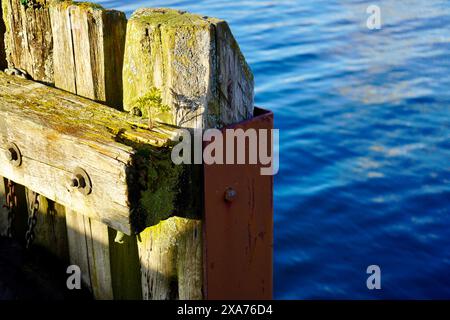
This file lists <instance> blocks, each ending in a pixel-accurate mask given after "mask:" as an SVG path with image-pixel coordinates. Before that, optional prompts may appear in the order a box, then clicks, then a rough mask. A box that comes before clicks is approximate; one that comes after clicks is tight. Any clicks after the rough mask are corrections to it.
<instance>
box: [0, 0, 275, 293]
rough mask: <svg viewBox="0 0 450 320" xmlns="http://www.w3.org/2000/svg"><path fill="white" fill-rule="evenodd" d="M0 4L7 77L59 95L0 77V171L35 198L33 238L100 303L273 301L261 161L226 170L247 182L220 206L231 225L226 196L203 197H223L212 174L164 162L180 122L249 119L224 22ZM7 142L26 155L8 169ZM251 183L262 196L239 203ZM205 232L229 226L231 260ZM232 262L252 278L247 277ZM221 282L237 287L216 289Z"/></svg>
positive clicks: (244, 69)
mask: <svg viewBox="0 0 450 320" xmlns="http://www.w3.org/2000/svg"><path fill="white" fill-rule="evenodd" d="M2 8H3V14H4V20H5V23H6V34H5V37H6V39H5V40H6V41H5V44H6V56H7V61H8V66H9V67H10V68H16V69H21V70H15V71H14V72H11V73H16V74H17V73H19V74H20V73H21V72H24V73H27V74H28V75H27V76H29V77H30V78H31V79H33V80H35V81H39V82H42V83H44V84H46V85H49V86H54V87H56V88H60V89H64V90H65V92H63V91H59V90H57V89H54V88H50V87H48V86H44V85H41V84H37V83H35V82H32V81H28V80H24V79H19V78H16V77H10V76H7V75H5V74H2V73H0V102H1V103H0V119H1V122H0V174H1V175H3V176H5V177H7V178H8V179H12V180H14V181H15V182H17V183H19V184H22V185H24V186H25V187H27V188H29V189H30V190H33V191H35V192H38V193H39V194H40V195H41V196H40V197H39V204H40V206H39V212H38V224H37V227H36V233H37V238H36V241H37V242H38V243H39V244H40V245H42V246H43V247H45V248H47V249H48V250H49V251H50V252H52V253H53V254H54V255H55V256H58V257H60V258H63V259H70V262H71V263H72V264H76V265H78V266H80V268H81V270H82V275H83V282H84V284H85V285H86V286H87V287H88V288H90V290H91V291H92V292H93V294H94V297H95V298H97V299H113V298H115V299H140V298H144V299H202V298H220V297H227V298H228V297H233V295H236V297H250V298H251V297H252V296H254V297H255V298H267V297H268V296H270V294H271V279H269V278H270V276H271V241H272V237H271V232H272V231H271V227H272V224H271V210H272V207H271V191H272V184H271V183H272V182H271V180H268V179H259V178H257V177H254V176H253V175H255V174H256V172H257V171H258V169H259V167H255V166H253V167H251V170H249V168H247V169H246V170H245V172H241V171H239V170H240V168H239V167H233V168H232V170H233V171H236V173H237V175H230V177H229V178H231V177H233V179H238V177H239V176H242V177H244V176H245V177H246V180H245V181H241V182H240V183H238V185H239V187H236V188H237V189H238V190H239V192H241V195H240V197H241V198H240V199H241V200H239V201H238V202H237V205H235V206H234V207H233V208H230V207H229V206H228V205H227V207H226V208H225V209H226V212H229V213H233V215H235V218H234V220H233V221H239V225H237V224H228V223H227V222H226V221H227V220H226V219H225V218H224V216H223V210H224V209H223V207H222V206H223V203H220V202H219V203H217V202H215V201H210V200H211V199H213V198H214V199H215V197H216V195H217V194H219V196H220V194H221V192H223V191H222V190H221V188H222V187H223V186H222V185H218V184H217V183H215V184H214V183H213V184H212V183H211V181H212V176H213V175H216V174H218V175H220V174H222V173H221V171H220V169H219V168H216V167H211V168H210V170H209V171H208V170H207V169H206V168H204V167H203V166H202V165H183V166H180V165H175V164H174V163H173V162H172V160H171V157H170V154H171V149H172V147H173V145H174V143H175V142H176V141H172V140H173V138H175V137H176V136H177V129H178V128H188V129H191V130H193V129H197V130H200V131H199V132H202V130H205V129H208V128H227V127H228V126H229V125H233V124H236V123H240V122H242V121H244V120H249V119H251V118H252V117H253V115H254V106H253V86H254V84H253V75H252V73H251V71H250V68H249V67H248V65H247V63H246V61H245V58H244V57H243V55H242V53H241V51H240V49H239V46H238V44H237V42H236V40H235V39H234V37H233V35H232V33H231V31H230V29H229V27H228V25H227V23H226V22H224V21H222V20H219V19H215V18H208V17H202V16H198V15H193V14H190V13H186V12H180V11H177V10H171V9H141V10H138V11H136V12H135V13H134V14H133V15H132V17H131V18H130V20H129V21H128V22H127V20H126V18H125V15H124V14H123V13H120V12H117V11H114V10H104V9H103V8H101V7H100V6H98V5H93V4H89V3H73V2H72V1H38V2H34V1H28V2H26V3H25V2H22V1H19V0H8V1H2ZM23 28H25V30H23ZM82 97H85V98H88V99H90V100H88V99H85V98H82ZM115 109H116V110H115ZM123 110H124V111H125V112H123ZM6 115H7V116H6ZM255 119H256V120H255V121H256V122H253V120H249V121H250V122H245V123H244V125H243V126H244V128H247V127H252V126H254V127H255V128H260V127H261V128H265V129H267V128H270V126H271V125H272V123H271V121H270V115H269V116H267V115H262V116H257V117H256V118H255ZM25 120H26V121H25ZM19 122H20V123H23V124H22V125H21V126H17V125H15V124H16V123H19ZM31 135H32V136H33V143H31V140H30V139H28V138H27V137H29V136H31ZM11 141H13V142H14V143H16V144H17V146H19V148H20V152H21V153H23V154H24V155H25V157H24V161H23V163H22V164H21V165H20V166H18V167H17V166H16V167H14V166H11V163H10V162H8V159H7V157H6V158H5V156H2V155H1V154H4V153H5V150H4V149H5V146H7V145H8V143H9V142H11ZM222 167H223V166H222ZM227 168H229V167H227ZM218 170H219V171H218ZM203 172H205V174H207V175H210V176H209V177H204V176H203ZM208 172H209V173H208ZM204 178H205V180H204ZM203 180H204V182H203ZM223 181H224V183H225V182H226V183H227V184H236V182H235V180H232V181H231V180H229V179H223ZM250 181H253V182H252V184H249V183H250ZM255 181H258V182H261V183H262V184H263V185H264V186H265V189H263V194H264V196H265V197H266V198H267V199H265V200H264V201H261V202H260V205H252V206H251V207H249V206H248V205H246V204H251V203H252V201H255V195H254V191H251V190H253V189H254V184H255ZM0 182H1V181H0ZM2 186H4V185H3V184H1V183H0V194H2V193H5V192H7V191H8V190H7V189H8V188H6V189H5V188H2ZM206 187H209V188H210V189H214V190H216V189H217V190H216V191H215V195H211V194H210V193H207V192H206V191H205V188H206ZM3 189H5V190H3ZM225 189H226V188H225ZM30 190H28V191H27V195H28V198H29V201H28V202H29V203H30V204H33V201H32V200H31V199H32V198H33V196H34V193H33V192H31V191H30ZM242 190H250V191H251V192H250V191H248V192H247V191H242ZM205 192H206V193H205ZM252 192H253V193H252ZM24 193H25V189H24ZM247 197H248V198H249V199H248V200H245V199H246V198H247ZM47 198H48V199H47ZM219 198H220V197H219ZM252 199H253V200H252ZM216 200H217V199H216ZM219 200H220V199H219ZM222 200H223V199H222ZM242 201H243V202H242ZM216 209H217V212H218V213H219V214H220V215H219V216H218V217H217V219H216V218H212V215H211V212H212V211H214V210H216ZM255 210H257V211H258V212H259V213H258V214H255ZM0 215H1V217H0V233H1V232H2V228H1V226H2V219H3V220H4V216H5V212H0ZM238 216H239V217H241V218H240V219H237V217H238ZM205 219H206V220H205ZM221 219H225V220H224V221H225V223H223V224H222V227H221V226H220V225H219V224H217V221H221ZM205 221H206V223H205ZM212 222H213V223H212ZM3 224H5V222H3ZM245 226H247V227H245ZM211 230H215V232H216V233H217V235H219V234H220V235H222V236H223V237H224V238H225V237H227V236H228V235H226V234H224V232H225V231H226V230H231V231H232V232H235V231H236V232H239V236H237V237H236V239H238V240H236V241H233V240H230V239H228V241H229V243H230V244H233V246H234V247H233V248H235V249H236V252H234V253H233V254H234V256H235V257H239V259H240V260H239V261H236V262H235V263H225V262H224V261H223V259H225V257H226V255H227V253H226V252H225V251H224V250H222V249H223V248H222V247H220V246H218V245H217V243H218V241H219V242H220V241H221V239H218V238H214V237H211ZM247 240H248V241H249V243H250V242H251V244H249V246H247V245H245V244H244V242H245V241H247ZM211 248H216V249H213V251H214V252H215V254H214V255H213V254H211V250H210V249H211ZM67 256H69V257H70V258H67ZM232 256H233V255H232ZM255 261H258V262H261V263H263V264H265V266H264V268H261V270H256V269H255ZM214 264H220V266H217V267H214ZM225 266H226V267H225ZM213 269H214V270H219V271H218V273H217V272H216V273H214V271H213ZM227 269H228V270H230V271H231V273H230V274H228V275H227V271H226V270H227ZM239 270H242V271H243V272H252V273H254V274H253V275H252V276H248V277H249V279H250V280H249V281H245V280H242V279H243V278H242V277H238V276H236V275H235V274H234V272H237V271H239ZM217 274H219V275H221V276H223V279H222V280H220V281H214V280H215V279H214V278H215V277H216V276H217ZM228 276H231V277H234V279H233V281H229V283H232V284H233V285H234V284H236V285H235V286H236V287H237V288H238V289H239V288H240V287H241V286H242V288H243V290H241V291H242V292H243V294H241V295H240V296H239V292H240V291H239V290H237V291H233V290H231V289H229V288H228V289H226V290H225V291H226V292H225V293H224V294H223V295H221V294H220V293H219V294H218V292H220V289H221V288H222V287H223V288H225V287H226V286H224V281H228V280H227V279H226V278H227V277H228ZM254 290H259V291H262V292H263V293H261V292H260V293H258V294H256V293H254ZM253 294H254V295H253Z"/></svg>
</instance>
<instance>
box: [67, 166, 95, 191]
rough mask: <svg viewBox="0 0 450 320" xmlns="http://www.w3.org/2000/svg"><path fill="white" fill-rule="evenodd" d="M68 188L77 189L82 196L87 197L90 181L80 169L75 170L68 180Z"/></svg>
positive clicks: (90, 187)
mask: <svg viewBox="0 0 450 320" xmlns="http://www.w3.org/2000/svg"><path fill="white" fill-rule="evenodd" d="M70 186H71V187H72V188H75V189H78V191H80V192H81V193H82V194H84V195H86V196H87V195H88V194H90V193H91V191H92V185H91V180H90V179H89V176H88V174H87V173H86V171H84V170H83V169H81V168H77V169H76V170H75V172H74V174H73V176H72V178H71V180H70Z"/></svg>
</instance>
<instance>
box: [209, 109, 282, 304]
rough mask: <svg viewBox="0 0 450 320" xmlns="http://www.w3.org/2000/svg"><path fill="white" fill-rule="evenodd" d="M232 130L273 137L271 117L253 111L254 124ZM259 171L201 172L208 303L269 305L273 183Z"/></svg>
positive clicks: (225, 168)
mask: <svg viewBox="0 0 450 320" xmlns="http://www.w3.org/2000/svg"><path fill="white" fill-rule="evenodd" d="M233 128H235V129H243V130H246V129H256V130H258V129H265V130H268V131H269V132H271V131H270V130H271V129H273V113H272V112H269V111H265V110H262V109H259V108H257V109H256V110H255V116H254V118H252V119H250V120H248V121H245V122H242V123H239V124H236V125H232V126H229V127H227V128H225V129H224V130H226V129H233ZM224 137H225V135H224ZM224 145H226V143H224ZM261 167H262V165H259V164H258V165H237V164H236V165H220V164H213V165H206V164H205V166H204V188H205V199H204V201H205V202H204V205H205V211H204V215H205V217H204V218H205V219H204V237H205V239H204V273H205V276H204V279H205V281H204V282H205V287H204V291H205V298H206V299H210V300H217V299H224V300H228V299H232V300H236V299H237V300H240V299H249V300H267V299H272V295H273V280H272V278H273V177H272V176H262V175H261V172H260V169H261Z"/></svg>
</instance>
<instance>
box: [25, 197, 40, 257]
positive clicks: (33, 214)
mask: <svg viewBox="0 0 450 320" xmlns="http://www.w3.org/2000/svg"><path fill="white" fill-rule="evenodd" d="M38 211H39V194H38V193H37V192H33V197H32V202H31V203H30V211H29V215H28V230H27V232H26V233H25V241H26V248H27V249H29V248H30V247H31V245H32V244H33V241H34V239H35V238H36V235H35V233H34V229H35V227H36V224H37V213H38Z"/></svg>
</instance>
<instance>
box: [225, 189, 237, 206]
mask: <svg viewBox="0 0 450 320" xmlns="http://www.w3.org/2000/svg"><path fill="white" fill-rule="evenodd" d="M236 197H237V192H236V190H234V189H232V188H228V189H227V190H226V191H225V201H226V202H230V203H231V202H233V201H234V200H236Z"/></svg>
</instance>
